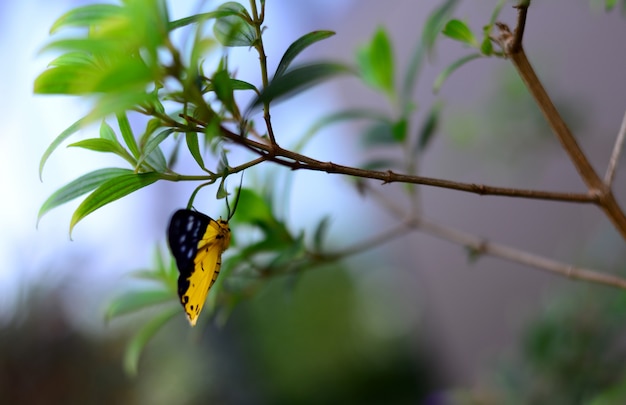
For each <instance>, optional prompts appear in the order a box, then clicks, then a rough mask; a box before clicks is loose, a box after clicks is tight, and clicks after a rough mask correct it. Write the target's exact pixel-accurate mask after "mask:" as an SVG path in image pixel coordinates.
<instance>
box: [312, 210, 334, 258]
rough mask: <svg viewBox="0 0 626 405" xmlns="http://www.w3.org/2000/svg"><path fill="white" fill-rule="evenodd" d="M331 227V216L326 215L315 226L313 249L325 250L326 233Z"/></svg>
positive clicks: (317, 250)
mask: <svg viewBox="0 0 626 405" xmlns="http://www.w3.org/2000/svg"><path fill="white" fill-rule="evenodd" d="M329 227H330V217H328V216H325V217H324V218H322V220H321V221H320V222H319V223H318V224H317V227H316V228H315V232H314V233H313V249H314V250H315V251H316V252H321V251H322V250H324V240H325V239H326V235H327V234H328V228H329Z"/></svg>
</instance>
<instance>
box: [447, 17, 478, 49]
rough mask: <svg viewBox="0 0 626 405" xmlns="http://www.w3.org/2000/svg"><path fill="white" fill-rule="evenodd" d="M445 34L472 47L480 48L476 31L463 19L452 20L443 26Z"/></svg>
mask: <svg viewBox="0 0 626 405" xmlns="http://www.w3.org/2000/svg"><path fill="white" fill-rule="evenodd" d="M442 33H443V35H445V36H447V37H449V38H452V39H454V40H456V41H459V42H462V43H464V44H467V45H469V46H471V47H474V48H478V47H479V46H480V45H479V44H478V41H477V40H476V37H475V36H474V33H473V32H472V30H470V28H469V27H468V26H467V24H465V23H464V22H463V21H460V20H450V21H448V23H447V24H446V26H445V27H444V28H443V31H442Z"/></svg>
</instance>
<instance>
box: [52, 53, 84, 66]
mask: <svg viewBox="0 0 626 405" xmlns="http://www.w3.org/2000/svg"><path fill="white" fill-rule="evenodd" d="M60 66H82V67H85V66H89V67H92V68H95V67H96V62H95V60H94V57H93V55H92V54H89V53H86V52H67V53H64V54H63V55H61V56H59V57H58V58H56V59H54V60H52V62H50V63H48V67H60Z"/></svg>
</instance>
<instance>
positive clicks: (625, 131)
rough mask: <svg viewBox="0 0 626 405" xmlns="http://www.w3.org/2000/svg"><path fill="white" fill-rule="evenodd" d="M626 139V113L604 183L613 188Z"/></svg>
mask: <svg viewBox="0 0 626 405" xmlns="http://www.w3.org/2000/svg"><path fill="white" fill-rule="evenodd" d="M625 139H626V113H624V118H623V119H622V125H621V127H620V129H619V132H618V133H617V139H615V145H614V146H613V152H612V153H611V159H610V160H609V166H608V167H607V169H606V174H605V175H604V184H605V185H606V186H607V187H608V188H611V185H612V184H613V178H614V177H615V171H616V170H617V164H618V163H619V158H620V156H621V154H622V149H624V140H625Z"/></svg>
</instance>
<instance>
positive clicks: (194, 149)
mask: <svg viewBox="0 0 626 405" xmlns="http://www.w3.org/2000/svg"><path fill="white" fill-rule="evenodd" d="M198 137H199V135H198V134H197V133H195V132H187V133H186V134H185V142H186V143H187V148H188V149H189V152H190V153H191V156H193V158H194V160H195V161H196V163H198V166H200V168H201V169H202V170H204V171H207V168H206V166H204V159H203V158H202V153H201V152H200V141H199V140H198Z"/></svg>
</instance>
